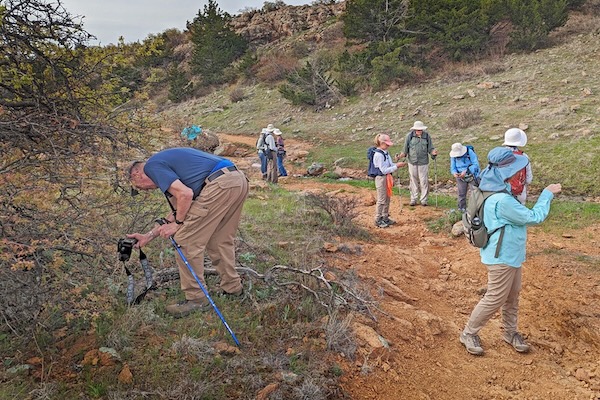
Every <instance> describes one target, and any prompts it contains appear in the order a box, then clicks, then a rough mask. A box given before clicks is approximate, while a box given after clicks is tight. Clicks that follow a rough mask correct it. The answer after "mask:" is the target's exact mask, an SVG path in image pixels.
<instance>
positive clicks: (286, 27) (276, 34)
mask: <svg viewBox="0 0 600 400" xmlns="http://www.w3.org/2000/svg"><path fill="white" fill-rule="evenodd" d="M344 7H345V3H344V2H341V3H336V4H316V5H312V6H311V5H304V6H283V7H280V8H278V9H276V10H273V11H268V12H265V11H263V10H252V11H248V12H245V13H242V14H240V15H238V16H235V17H234V18H233V20H232V22H231V26H232V28H233V29H234V30H235V32H236V33H238V34H240V35H242V36H243V37H244V38H245V39H246V40H248V41H249V42H250V45H251V46H254V47H255V46H260V45H264V44H267V43H271V42H274V41H277V40H279V39H282V38H285V37H289V36H292V35H294V34H297V33H301V32H304V31H307V30H310V29H314V28H317V27H319V26H322V25H323V24H324V23H325V22H326V21H328V20H330V19H331V18H334V17H337V16H339V15H340V14H341V13H342V12H343V11H344Z"/></svg>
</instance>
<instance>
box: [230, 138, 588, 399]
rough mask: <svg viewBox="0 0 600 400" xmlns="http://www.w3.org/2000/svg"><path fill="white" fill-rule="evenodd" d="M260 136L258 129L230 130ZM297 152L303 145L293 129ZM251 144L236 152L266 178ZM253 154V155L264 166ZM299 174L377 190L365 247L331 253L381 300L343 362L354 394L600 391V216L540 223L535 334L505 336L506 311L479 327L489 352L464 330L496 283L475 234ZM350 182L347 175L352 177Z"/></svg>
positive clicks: (533, 259) (527, 323)
mask: <svg viewBox="0 0 600 400" xmlns="http://www.w3.org/2000/svg"><path fill="white" fill-rule="evenodd" d="M220 136H221V138H222V140H223V141H229V142H237V143H245V144H247V145H250V146H252V145H253V143H254V141H255V138H253V137H244V136H228V135H220ZM287 148H288V154H290V157H291V158H293V157H294V154H296V155H298V154H303V152H304V151H305V150H306V149H305V146H304V145H303V144H302V143H299V142H295V141H293V140H289V141H288V143H287ZM257 160H258V158H257V157H255V155H254V154H252V153H250V154H248V155H247V156H246V157H241V158H236V162H237V164H238V165H240V166H241V167H242V168H244V169H245V170H246V171H247V173H248V175H249V176H250V177H251V179H252V180H253V181H259V175H258V171H257V170H256V162H257ZM253 165H254V166H253ZM288 167H289V170H290V171H291V172H292V173H293V174H295V175H296V176H295V177H294V176H292V177H288V178H283V179H281V180H280V183H279V184H280V186H282V187H283V188H285V189H287V190H291V191H306V190H325V191H332V192H333V191H336V190H338V189H340V188H341V187H343V189H344V192H345V193H352V194H353V195H356V196H359V197H360V198H363V199H366V201H365V202H364V203H365V205H363V206H361V210H360V211H361V216H360V217H359V219H358V223H359V224H361V225H363V226H364V227H365V228H367V229H368V230H369V231H370V232H371V234H372V235H373V237H374V238H376V239H375V240H374V241H371V242H368V243H366V242H360V243H359V242H357V243H346V244H349V245H360V247H361V248H362V252H361V253H360V254H346V253H344V254H342V253H336V252H335V246H333V251H332V252H331V253H330V254H331V256H330V257H329V260H328V262H329V264H330V265H334V266H335V267H337V268H340V269H353V270H355V271H356V273H357V274H358V275H359V276H360V277H361V278H362V279H363V280H365V281H366V282H368V283H370V285H371V287H372V293H373V294H374V296H375V297H376V298H377V299H378V301H379V302H380V308H381V311H382V312H381V313H380V314H379V315H377V320H376V321H373V320H370V319H367V318H363V317H357V318H356V319H355V320H354V328H355V333H356V335H357V337H358V340H359V343H360V349H359V351H358V354H357V357H356V360H355V361H353V362H349V361H348V360H347V359H345V358H344V357H342V356H341V355H340V356H339V360H338V362H340V363H342V365H344V369H345V374H344V376H343V377H342V382H343V387H344V389H345V390H346V391H347V392H348V393H349V394H350V395H351V397H352V398H353V399H449V400H453V399H531V400H533V399H556V400H563V399H564V400H573V399H578V400H588V399H600V357H599V355H600V351H599V350H600V308H599V306H598V300H599V299H600V279H599V277H600V269H599V268H598V266H599V265H600V256H599V253H600V252H599V251H598V250H599V241H598V239H597V238H598V233H599V231H600V226H598V225H596V226H592V227H589V228H586V229H583V230H579V231H566V230H565V231H564V232H562V233H561V234H560V235H558V236H557V235H556V234H548V233H545V232H544V231H543V230H542V229H541V228H530V229H529V241H528V245H527V251H528V260H527V261H526V263H525V264H524V275H523V290H522V294H521V304H520V314H519V318H520V319H519V326H520V330H521V331H522V332H523V334H524V336H525V337H526V338H527V340H528V341H529V343H530V344H531V345H532V351H531V352H530V353H529V354H518V353H516V352H515V351H514V350H513V349H512V347H510V346H509V345H508V344H506V343H504V342H503V340H502V339H501V336H500V333H501V332H500V321H499V318H498V316H497V317H496V318H494V319H492V320H491V321H490V322H489V323H488V325H487V326H486V327H485V328H484V329H483V330H482V332H481V333H480V336H481V339H482V342H483V343H482V344H483V346H484V349H485V351H486V352H485V355H484V356H483V357H475V356H472V355H469V354H468V353H467V352H466V351H465V349H464V347H463V346H462V345H461V344H460V343H459V341H458V335H459V332H460V330H461V329H462V327H463V325H464V323H465V322H466V320H467V318H468V316H469V314H470V312H471V310H472V308H473V307H474V306H475V304H476V303H477V301H478V300H479V298H480V297H481V295H482V293H483V292H484V290H485V286H486V271H485V268H484V267H483V266H482V264H481V263H480V262H479V255H478V251H477V249H475V248H474V247H471V246H470V245H468V243H467V242H466V240H465V239H464V237H459V238H454V237H451V236H450V235H448V234H447V233H445V232H443V233H439V234H435V233H432V232H430V231H429V230H428V229H427V227H426V223H425V221H426V220H428V219H432V218H433V219H435V218H440V217H442V216H443V210H441V209H438V208H436V207H421V206H417V207H410V206H408V199H407V198H406V197H402V198H401V197H399V196H396V197H394V198H393V199H392V204H391V209H392V217H393V218H394V219H396V220H397V221H398V224H397V225H394V226H392V227H389V228H387V229H378V228H375V227H374V226H373V212H374V206H372V205H366V204H369V203H370V202H369V199H370V198H371V196H372V195H373V193H374V190H369V189H360V188H354V187H352V186H349V185H344V184H343V183H340V184H327V185H325V184H323V183H321V182H314V181H312V180H311V179H307V178H304V177H300V176H301V175H302V174H304V173H305V171H303V170H295V169H294V166H293V165H291V163H290V165H289V166H288ZM342 185H343V186H342Z"/></svg>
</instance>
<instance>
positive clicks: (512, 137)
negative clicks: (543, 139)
mask: <svg viewBox="0 0 600 400" xmlns="http://www.w3.org/2000/svg"><path fill="white" fill-rule="evenodd" d="M526 144H527V134H526V133H525V132H523V131H522V130H521V129H519V128H510V129H509V130H507V131H506V132H504V143H503V144H502V146H514V147H520V146H525V145H526Z"/></svg>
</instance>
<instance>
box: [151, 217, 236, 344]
mask: <svg viewBox="0 0 600 400" xmlns="http://www.w3.org/2000/svg"><path fill="white" fill-rule="evenodd" d="M156 222H157V223H159V224H160V225H162V224H164V221H163V220H162V219H157V220H156ZM169 240H170V241H171V244H172V245H173V247H174V248H175V250H177V253H178V254H179V257H181V260H182V261H183V263H184V264H185V266H186V267H187V268H188V270H189V271H190V273H191V274H192V276H193V277H194V279H195V280H196V283H197V284H198V286H200V289H202V292H204V295H205V296H206V298H207V299H208V302H209V303H210V305H211V306H212V307H213V309H214V310H215V312H216V313H217V315H218V316H219V318H220V319H221V322H223V325H225V328H227V331H228V332H229V334H230V335H231V337H232V338H233V341H234V342H235V344H236V345H237V347H240V342H239V341H238V339H237V337H235V333H233V331H232V330H231V328H230V327H229V324H227V321H225V318H224V317H223V314H221V311H219V308H218V307H217V305H216V304H215V302H214V301H213V299H212V298H211V297H210V295H209V294H208V291H207V290H206V288H205V287H204V285H203V284H202V283H200V279H199V278H198V275H196V273H195V272H194V270H193V269H192V266H191V265H190V263H189V262H188V260H187V259H186V258H185V256H184V255H183V252H182V251H181V246H179V244H177V242H176V241H175V239H173V236H172V235H171V236H169Z"/></svg>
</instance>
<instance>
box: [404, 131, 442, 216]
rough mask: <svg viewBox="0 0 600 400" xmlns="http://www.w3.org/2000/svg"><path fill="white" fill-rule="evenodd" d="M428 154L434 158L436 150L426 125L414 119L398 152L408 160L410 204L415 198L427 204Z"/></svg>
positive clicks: (412, 204)
mask: <svg viewBox="0 0 600 400" xmlns="http://www.w3.org/2000/svg"><path fill="white" fill-rule="evenodd" d="M429 156H431V157H432V159H435V157H436V156H437V150H436V149H435V147H433V142H432V141H431V135H430V134H429V132H427V127H426V126H425V125H424V124H423V122H421V121H415V123H414V124H413V126H412V128H410V132H408V134H407V135H406V139H405V140H404V150H403V151H402V153H400V157H406V158H407V161H408V175H409V181H410V184H409V189H410V205H411V206H414V205H416V204H417V200H420V201H421V205H423V206H426V205H427V200H428V196H429V180H428V179H429ZM419 192H420V195H421V196H420V198H419Z"/></svg>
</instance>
